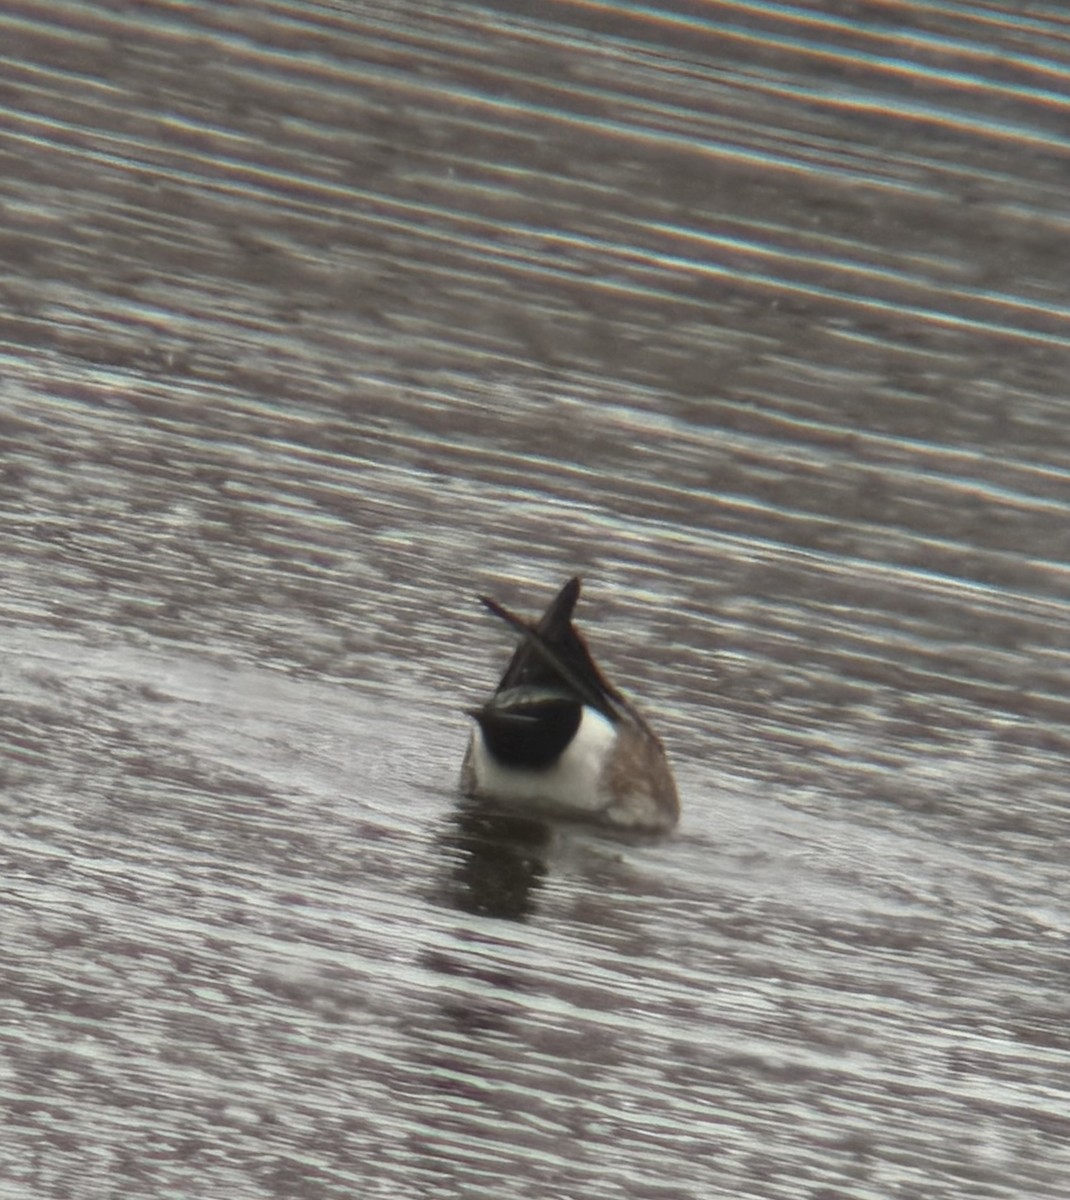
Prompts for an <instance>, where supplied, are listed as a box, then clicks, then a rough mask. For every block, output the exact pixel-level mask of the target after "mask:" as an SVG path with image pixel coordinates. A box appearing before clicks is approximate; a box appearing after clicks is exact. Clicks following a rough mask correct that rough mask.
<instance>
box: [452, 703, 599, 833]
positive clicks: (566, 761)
mask: <svg viewBox="0 0 1070 1200" xmlns="http://www.w3.org/2000/svg"><path fill="white" fill-rule="evenodd" d="M616 738H617V730H616V727H615V726H614V725H613V723H612V721H610V720H609V719H608V718H606V717H604V716H602V714H601V713H600V712H598V711H597V710H595V709H593V708H588V707H587V706H586V705H585V706H584V708H583V715H582V716H581V718H580V727H579V729H577V730H576V735H575V737H573V739H572V741H571V742H569V744H568V746H566V747H565V751H564V753H563V754H562V755H561V757H560V758H559V759H558V760H557V762H555V763H554V765H553V766H552V767H546V768H544V769H543V770H541V771H534V770H530V769H526V770H524V769H518V768H516V767H505V766H502V764H501V763H499V762H497V761H496V760H495V759H494V758H492V757H491V755H490V754H489V753H488V752H487V747H486V745H485V744H484V741H483V733H482V731H481V730H480V729H479V727H478V726H477V727H476V729H475V730H474V731H473V733H472V770H473V776H474V782H475V791H476V794H477V795H479V796H486V797H489V798H490V799H493V800H500V801H502V802H503V803H507V804H530V805H532V806H533V807H549V808H554V809H557V810H559V811H564V812H583V813H589V812H597V811H598V810H599V809H602V808H605V806H606V804H607V803H608V802H609V797H608V796H606V795H605V794H604V793H603V792H602V789H601V788H600V786H599V783H600V780H601V776H602V768H603V767H604V765H605V762H606V759H607V758H608V756H609V752H610V749H611V748H612V746H613V743H614V742H615V741H616Z"/></svg>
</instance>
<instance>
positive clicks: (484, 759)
mask: <svg viewBox="0 0 1070 1200" xmlns="http://www.w3.org/2000/svg"><path fill="white" fill-rule="evenodd" d="M580 589H581V580H580V577H579V576H573V578H571V579H569V580H568V582H567V583H565V584H564V586H563V587H562V588H561V590H560V591H559V592H558V593H557V596H556V597H555V598H554V599H553V600H552V601H551V602H550V604H549V606H548V607H547V609H546V611H545V612H544V613H543V615H542V616H541V617H540V618H539V620H538V621H537V622H534V623H530V622H527V621H525V620H523V619H522V618H521V617H518V616H517V615H516V614H515V613H512V612H510V611H509V609H507V608H505V607H504V606H503V605H501V604H499V603H498V601H496V600H493V599H491V598H490V597H488V596H480V597H478V599H479V601H480V602H481V603H482V604H483V606H484V607H485V608H486V609H487V610H488V611H489V612H491V613H493V614H494V615H495V616H496V617H498V618H499V619H500V620H502V621H504V622H505V624H506V625H508V626H509V628H510V629H511V630H512V631H513V633H514V634H516V635H517V637H518V638H519V645H518V646H517V648H516V650H515V652H514V653H513V656H512V658H511V659H510V660H509V663H508V665H507V666H506V668H505V672H504V674H503V675H502V677H501V679H500V680H499V682H498V686H497V687H496V688H495V689H494V692H493V694H492V695H491V696H490V698H489V699H488V700H487V701H486V702H485V703H484V704H482V705H480V706H479V707H477V708H469V709H467V710H466V711H467V714H468V715H469V716H470V717H471V718H472V719H473V720H474V722H475V726H474V728H473V729H472V731H471V736H470V738H469V741H468V747H467V749H466V751H465V756H464V761H463V763H462V766H461V790H462V792H463V793H464V795H466V796H468V797H471V798H472V799H474V800H477V801H486V802H490V803H491V804H493V805H495V806H497V807H499V808H503V809H507V810H509V811H511V812H517V811H519V812H522V813H525V814H526V815H529V816H536V817H565V818H572V819H578V820H581V821H586V822H589V823H591V824H596V825H602V826H606V827H609V828H612V829H617V830H623V831H633V832H639V833H656V834H659V833H667V832H668V831H669V830H671V829H672V828H673V827H674V826H675V825H676V823H677V821H678V819H679V816H680V800H679V794H678V792H677V788H676V781H675V779H674V777H673V773H672V770H671V768H670V766H669V761H668V758H667V756H666V754H665V749H664V747H663V746H662V743H661V739H660V738H659V737H658V735H657V734H656V733H655V732H654V730H653V729H652V728H651V727H650V724H649V723H648V722H647V720H646V718H645V717H644V716H643V715H642V714H641V713H640V712H639V710H638V709H637V708H636V707H635V705H634V704H633V703H632V702H631V701H629V700H628V699H626V698H625V697H624V696H623V695H622V694H621V692H619V691H618V690H617V688H615V687H614V686H613V685H612V684H611V683H610V682H609V681H608V680H607V679H606V677H605V676H604V675H603V674H602V672H601V671H600V670H599V668H598V667H597V666H596V665H595V662H594V659H593V658H592V656H591V652H590V650H589V649H588V647H587V643H586V641H585V639H584V637H583V635H582V634H581V633H580V631H579V630H578V629H577V628H576V627H575V625H574V624H573V621H572V617H573V612H574V610H575V608H576V603H577V601H578V600H579V597H580Z"/></svg>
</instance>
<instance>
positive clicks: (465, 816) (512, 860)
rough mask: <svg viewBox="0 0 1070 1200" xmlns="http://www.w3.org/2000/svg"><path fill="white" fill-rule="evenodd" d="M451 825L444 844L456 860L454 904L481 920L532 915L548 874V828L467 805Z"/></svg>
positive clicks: (452, 881)
mask: <svg viewBox="0 0 1070 1200" xmlns="http://www.w3.org/2000/svg"><path fill="white" fill-rule="evenodd" d="M450 824H451V828H450V831H449V833H448V835H447V836H446V837H445V838H444V839H443V845H444V847H445V848H446V849H447V850H448V851H449V857H450V859H451V860H452V861H451V867H452V871H451V877H450V886H449V889H448V898H449V900H450V902H451V903H453V904H454V905H456V907H458V908H460V909H463V910H464V911H465V912H469V913H475V914H478V915H482V916H488V917H508V918H511V919H513V920H520V919H522V918H524V917H527V916H529V915H530V914H531V913H532V912H533V911H534V907H535V893H536V892H537V891H538V889H539V887H540V886H541V885H542V880H543V878H544V876H545V875H546V871H547V861H546V860H547V855H548V853H549V851H550V848H551V845H552V841H553V830H552V828H551V826H550V825H549V823H547V822H545V821H537V820H531V819H528V818H525V817H522V816H515V815H512V814H509V813H501V812H496V811H494V810H493V809H490V808H487V807H486V806H485V805H481V804H478V803H477V802H474V801H464V802H462V803H460V804H458V806H457V809H456V812H455V813H454V815H453V818H452V820H451V822H450Z"/></svg>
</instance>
